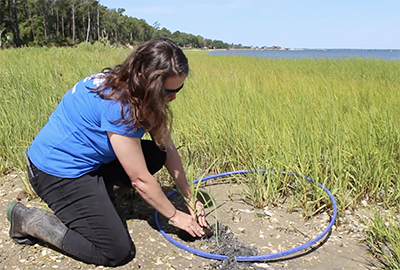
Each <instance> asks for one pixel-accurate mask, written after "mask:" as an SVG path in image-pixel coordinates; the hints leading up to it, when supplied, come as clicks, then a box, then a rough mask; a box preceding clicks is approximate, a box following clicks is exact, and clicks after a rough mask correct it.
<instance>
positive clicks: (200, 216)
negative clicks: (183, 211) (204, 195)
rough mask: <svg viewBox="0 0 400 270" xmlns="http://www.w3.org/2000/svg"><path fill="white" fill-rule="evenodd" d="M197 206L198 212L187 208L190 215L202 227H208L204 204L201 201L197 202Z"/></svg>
mask: <svg viewBox="0 0 400 270" xmlns="http://www.w3.org/2000/svg"><path fill="white" fill-rule="evenodd" d="M195 206H196V211H193V209H192V208H191V207H190V206H187V208H188V209H189V212H190V214H191V215H192V217H193V218H194V219H195V220H197V223H199V225H200V226H201V227H207V226H208V224H207V221H206V213H205V211H204V205H203V203H202V202H201V201H199V200H196V203H195Z"/></svg>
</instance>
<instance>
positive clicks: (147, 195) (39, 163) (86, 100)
mask: <svg viewBox="0 0 400 270" xmlns="http://www.w3.org/2000/svg"><path fill="white" fill-rule="evenodd" d="M188 72H189V67H188V61H187V58H186V56H185V55H184V53H183V52H182V50H181V49H180V48H179V47H178V46H177V45H176V44H175V43H174V42H173V41H171V40H169V39H157V40H151V41H148V42H145V43H143V44H142V45H140V46H139V47H138V48H137V49H136V50H135V51H134V52H132V54H131V55H129V56H128V58H127V59H126V60H125V62H124V63H123V64H122V65H117V66H115V67H113V68H107V69H104V70H103V71H102V72H101V73H99V74H94V75H92V76H89V77H87V78H85V79H83V80H81V81H80V82H78V83H77V84H76V85H75V86H74V87H73V88H72V89H71V90H70V91H68V92H67V93H66V94H65V95H64V97H63V99H62V100H61V102H60V103H59V105H58V106H57V108H56V109H55V111H54V112H53V114H52V115H51V116H50V118H49V120H48V122H47V124H46V125H45V126H44V127H43V128H42V130H41V131H40V132H39V133H38V135H37V136H36V138H35V139H34V141H33V142H32V145H31V146H30V147H29V149H28V164H29V166H28V167H29V170H28V171H29V172H28V174H29V175H30V177H29V178H30V182H31V184H32V187H33V188H34V190H35V191H36V192H37V194H38V195H39V197H41V198H42V199H43V200H44V201H45V202H46V203H47V204H48V205H49V207H50V208H51V209H52V210H53V212H54V214H53V213H50V212H48V211H45V210H43V209H37V208H27V207H26V206H24V205H23V204H21V203H16V202H14V203H12V204H10V206H9V207H8V209H7V218H8V219H9V221H10V222H11V228H10V236H11V238H12V239H13V240H14V241H15V242H17V243H21V244H33V243H35V242H36V241H37V240H38V239H40V240H43V241H46V242H48V243H49V244H51V245H53V246H55V247H56V248H58V249H61V250H62V251H63V252H64V253H66V254H68V255H69V256H71V257H74V258H76V259H78V260H81V261H83V262H86V263H93V264H97V265H105V266H118V265H123V264H126V263H127V262H129V261H131V260H132V259H133V258H134V256H135V247H134V244H133V243H132V240H131V238H130V236H129V233H128V232H127V230H126V228H125V226H124V222H123V221H122V220H121V219H120V218H119V216H118V214H117V212H116V210H115V208H114V206H113V203H112V200H111V198H110V194H109V193H108V191H107V187H112V186H114V185H117V186H118V185H121V183H122V184H125V185H126V186H129V185H130V186H131V187H132V186H133V187H134V188H135V189H136V190H137V192H138V193H139V194H140V195H141V196H142V197H143V198H144V199H145V200H146V201H147V202H148V203H149V204H150V205H151V206H153V207H154V208H155V209H156V210H158V211H159V213H160V214H162V215H164V216H165V217H166V218H168V219H169V220H170V221H171V223H172V224H174V225H175V226H176V227H178V228H180V229H183V230H185V231H186V232H188V233H189V234H190V235H192V236H194V237H196V236H202V235H203V234H204V231H203V229H202V227H203V226H206V221H205V218H204V211H203V210H202V204H201V203H200V202H197V205H196V207H197V209H198V210H199V211H196V212H197V214H195V213H194V212H193V211H192V210H191V209H189V211H190V214H186V213H185V212H182V211H179V210H177V209H176V208H175V207H174V206H173V204H171V202H170V201H169V200H168V199H167V198H166V196H165V194H164V193H163V191H162V190H161V187H160V186H159V184H158V183H157V181H156V179H155V178H154V177H153V175H152V174H154V173H155V172H156V171H158V170H159V169H160V168H161V167H162V166H163V165H165V166H166V168H167V169H168V171H169V173H170V174H171V176H172V178H173V179H174V180H175V182H176V184H177V186H178V188H179V189H180V190H181V191H182V192H183V194H185V196H187V197H188V198H190V197H191V194H190V189H189V186H188V182H187V179H186V176H185V173H184V170H183V168H182V164H181V161H180V157H179V154H178V152H177V150H176V148H175V146H174V144H173V142H172V140H171V137H170V133H169V127H170V120H171V118H170V111H169V107H168V103H169V102H170V101H172V100H174V99H175V98H176V94H177V92H178V91H179V90H180V89H181V88H182V87H183V83H184V80H185V78H186V76H187V75H188ZM145 132H149V133H150V134H151V136H152V138H153V140H154V141H144V140H143V141H142V140H141V137H142V136H143V134H144V133H145Z"/></svg>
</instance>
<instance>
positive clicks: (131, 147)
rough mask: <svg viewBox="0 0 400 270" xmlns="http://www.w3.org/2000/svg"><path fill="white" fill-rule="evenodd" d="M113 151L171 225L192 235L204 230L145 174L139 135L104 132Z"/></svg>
mask: <svg viewBox="0 0 400 270" xmlns="http://www.w3.org/2000/svg"><path fill="white" fill-rule="evenodd" d="M107 134H108V136H109V139H110V142H111V145H112V147H113V150H114V152H115V154H116V156H117V158H118V160H119V162H120V163H121V165H122V167H123V168H124V170H125V172H126V173H127V175H128V176H129V178H130V179H131V183H132V186H133V187H134V188H135V189H136V190H137V192H138V193H139V194H140V196H141V197H142V198H143V199H144V200H145V201H146V202H147V203H149V204H150V205H151V206H153V207H154V208H155V209H156V210H157V211H158V212H160V214H162V215H163V216H165V217H166V218H169V219H170V220H171V221H172V222H173V223H174V225H175V226H177V227H178V228H180V229H183V230H185V231H187V232H188V233H189V234H191V235H192V236H202V235H203V234H204V231H203V230H202V228H200V226H199V224H197V222H196V221H195V220H193V218H192V216H190V215H188V214H186V213H184V212H182V211H178V210H177V209H176V208H175V207H174V205H173V204H172V203H171V202H170V201H169V200H168V198H167V197H166V196H165V194H164V192H163V191H162V189H161V187H160V185H159V184H158V182H157V180H156V179H155V178H154V177H153V176H152V175H151V174H150V173H149V171H148V170H147V166H146V161H145V159H144V156H143V151H142V147H141V143H140V139H139V138H131V137H126V136H123V135H120V134H117V133H113V132H107Z"/></svg>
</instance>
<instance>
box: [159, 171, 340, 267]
mask: <svg viewBox="0 0 400 270" xmlns="http://www.w3.org/2000/svg"><path fill="white" fill-rule="evenodd" d="M266 171H267V170H264V169H258V170H241V171H231V172H225V173H220V174H214V175H210V176H206V177H204V178H202V179H197V180H196V181H194V183H197V182H199V181H201V182H203V181H206V180H209V179H213V178H217V177H222V176H229V175H234V174H243V173H249V172H266ZM272 171H273V172H276V171H275V170H272ZM279 172H280V173H282V174H288V175H294V176H299V177H302V178H304V179H306V180H308V181H309V182H312V183H314V180H312V179H311V178H310V177H307V176H301V175H297V174H294V173H292V172H288V171H279ZM317 184H318V186H319V187H320V188H322V189H323V190H324V191H325V192H326V193H327V194H328V195H329V198H330V199H331V202H332V206H333V216H332V218H331V221H330V222H329V224H328V227H326V228H325V230H323V231H322V233H320V234H319V235H318V236H317V237H315V238H314V239H312V240H310V241H308V242H307V243H304V244H302V245H300V246H297V247H294V248H291V249H287V250H284V251H281V252H277V253H271V254H264V255H256V256H236V257H235V259H236V261H238V262H240V261H242V262H245V261H247V262H251V261H265V260H270V259H275V258H280V257H284V256H287V255H291V254H293V253H296V252H299V251H301V250H303V249H305V248H307V247H310V246H311V245H313V244H315V243H316V242H318V241H319V240H321V239H322V238H323V237H324V236H325V235H326V234H327V233H328V232H329V231H330V230H331V229H332V226H333V225H334V224H335V221H336V216H337V205H336V201H335V198H334V197H333V195H332V193H331V192H330V191H329V190H328V189H327V188H326V187H324V186H323V185H322V184H320V183H317ZM175 193H176V191H172V192H170V193H169V194H168V195H167V198H170V197H171V196H172V195H174V194H175ZM154 217H155V222H156V225H157V228H158V230H159V231H160V233H161V234H162V235H163V236H164V237H165V238H166V239H167V240H168V241H169V242H170V243H172V244H173V245H175V246H177V247H178V248H181V249H183V250H186V251H188V252H191V253H193V254H195V255H197V256H201V257H205V258H209V259H215V260H226V259H228V258H229V257H228V255H221V254H214V253H208V252H204V251H201V250H197V249H194V248H191V247H188V246H185V245H183V244H182V243H179V242H178V241H176V240H174V239H172V238H171V237H170V236H169V235H168V234H167V233H166V232H165V231H164V230H163V229H162V228H161V225H160V223H159V221H158V211H155V214H154Z"/></svg>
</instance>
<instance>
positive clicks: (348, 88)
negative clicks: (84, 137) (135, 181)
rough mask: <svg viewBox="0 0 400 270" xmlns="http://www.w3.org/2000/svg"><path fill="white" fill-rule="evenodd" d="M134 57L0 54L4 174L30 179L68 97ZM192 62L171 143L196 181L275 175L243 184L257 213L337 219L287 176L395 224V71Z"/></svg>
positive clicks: (398, 133)
mask: <svg viewBox="0 0 400 270" xmlns="http://www.w3.org/2000/svg"><path fill="white" fill-rule="evenodd" d="M129 52H130V51H129V50H127V49H123V48H109V47H104V46H101V45H96V46H87V45H85V44H84V45H81V46H80V47H78V48H22V49H18V50H2V51H0V174H5V173H7V172H10V171H17V172H21V171H23V170H24V161H23V155H22V151H24V150H26V149H27V147H28V146H29V144H30V142H31V141H32V139H33V138H34V136H35V135H36V134H37V132H38V131H39V130H40V128H41V127H42V126H43V125H44V124H45V123H46V121H47V118H48V117H49V115H50V114H51V112H52V111H53V110H54V108H55V106H56V105H57V103H58V102H59V101H60V99H61V97H62V96H63V94H64V93H65V92H66V91H68V90H69V89H70V88H71V87H72V86H73V85H74V84H75V83H76V82H77V81H78V80H80V79H81V78H83V77H86V76H87V75H89V74H92V73H95V72H98V71H100V70H101V69H102V68H104V67H107V66H113V65H115V64H118V63H121V62H122V61H123V60H124V59H125V57H126V56H127V55H128V54H129ZM186 54H187V56H188V58H189V61H190V65H191V74H190V75H189V77H188V79H187V81H186V83H185V88H184V89H183V90H182V91H181V92H180V93H179V94H178V98H177V100H176V101H174V102H173V103H172V104H171V106H172V109H173V112H174V127H175V128H174V131H175V132H174V134H173V136H174V139H175V141H176V144H177V146H178V147H179V151H180V152H181V154H182V159H183V164H189V163H190V164H192V166H193V170H194V171H195V172H196V173H197V174H198V175H199V177H200V176H201V175H204V174H211V173H218V172H224V171H230V170H239V169H255V168H263V169H268V172H267V173H266V174H254V175H251V174H248V175H246V178H244V177H242V178H240V179H237V181H241V182H242V183H243V189H244V193H243V196H244V197H245V199H246V200H249V201H251V202H252V203H253V204H254V205H255V206H257V207H262V206H264V205H266V204H270V203H279V202H280V201H282V200H285V199H287V198H291V206H290V207H298V206H300V207H302V208H303V209H304V210H305V211H306V214H307V215H309V216H311V215H312V214H314V213H316V212H318V211H320V210H328V209H331V203H330V201H329V198H327V196H326V194H324V192H323V191H322V189H320V188H318V187H317V186H316V185H313V184H310V183H309V182H308V181H305V180H304V179H303V178H302V177H295V176H288V175H285V174H281V173H277V172H276V171H278V172H279V171H280V170H288V171H291V172H293V173H295V174H298V175H305V176H309V177H311V178H312V179H313V180H315V181H317V182H320V183H321V184H323V185H324V186H326V187H327V188H328V189H329V190H330V191H331V192H332V193H333V194H334V196H335V198H336V200H337V203H338V208H339V210H340V211H343V210H344V209H347V208H353V207H357V206H358V203H359V202H360V201H361V200H365V201H367V202H369V203H370V204H371V205H373V204H376V203H379V204H380V205H381V206H383V207H385V208H389V209H390V210H391V211H393V212H397V213H398V211H399V209H398V205H399V203H400V181H399V179H398V177H399V175H400V106H399V105H400V91H399V89H400V62H399V61H384V60H373V59H372V60H371V59H370V60H365V59H345V60H324V59H301V60H285V59H257V58H248V57H240V56H209V55H206V54H205V53H201V52H191V51H189V52H186ZM189 161H190V162H189ZM382 224H383V221H382V220H380V219H378V218H376V217H375V223H373V224H372V225H371V227H370V232H371V233H370V236H371V237H370V239H369V243H370V244H371V246H373V247H376V250H377V252H378V253H383V254H385V253H384V252H385V251H384V249H380V248H379V247H380V245H379V243H384V242H385V241H386V240H385V241H384V240H382V239H390V240H391V241H392V240H393V239H398V232H397V231H394V232H393V231H389V230H383V227H382ZM392 242H393V241H392ZM392 242H390V243H392ZM393 243H394V244H396V243H397V242H396V240H394V242H393ZM391 245H393V244H391ZM382 250H383V251H382ZM389 252H390V254H386V255H384V257H385V256H386V257H385V258H386V261H388V264H389V266H393V267H396V266H398V257H393V254H395V256H398V252H397V251H396V252H397V253H393V250H392V251H389ZM396 254H397V255H396ZM392 258H394V259H392ZM396 258H397V259H396Z"/></svg>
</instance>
